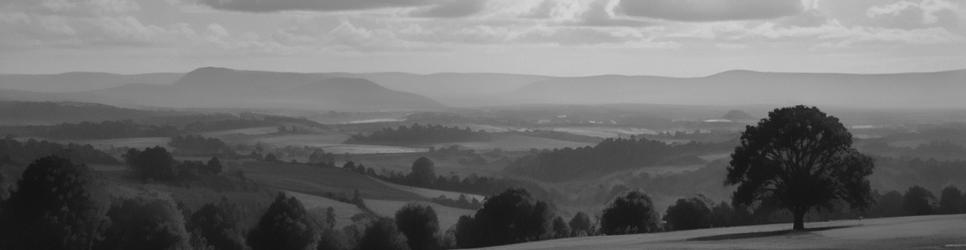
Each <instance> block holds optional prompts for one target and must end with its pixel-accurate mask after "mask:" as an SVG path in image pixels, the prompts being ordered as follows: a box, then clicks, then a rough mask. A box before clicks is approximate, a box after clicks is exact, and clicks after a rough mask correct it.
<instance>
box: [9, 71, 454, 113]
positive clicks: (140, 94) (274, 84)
mask: <svg viewBox="0 0 966 250" xmlns="http://www.w3.org/2000/svg"><path fill="white" fill-rule="evenodd" d="M24 96H27V97H30V98H29V99H28V100H31V101H37V100H52V101H82V102H96V103H104V104H111V105H119V106H153V107H167V108H253V109H263V108H271V109H277V108H283V109H305V110H342V111H376V110H427V109H438V108H442V107H443V105H441V104H439V103H438V102H436V101H434V100H432V99H429V98H426V97H423V96H420V95H416V94H412V93H406V92H400V91H395V90H390V89H387V88H384V87H382V86H380V85H378V84H376V83H373V82H371V81H369V80H365V79H358V78H345V77H330V76H327V75H325V74H307V73H287V72H269V71H245V70H234V69H227V68H215V67H205V68H199V69H196V70H193V71H191V72H188V73H187V74H183V75H182V76H181V77H180V78H178V79H176V80H175V81H173V83H169V84H164V85H160V84H156V85H148V84H129V85H122V86H117V87H111V88H104V89H96V90H89V91H81V92H72V93H26V94H25V95H24ZM0 97H5V98H6V99H8V100H9V99H14V100H17V97H14V96H7V95H0Z"/></svg>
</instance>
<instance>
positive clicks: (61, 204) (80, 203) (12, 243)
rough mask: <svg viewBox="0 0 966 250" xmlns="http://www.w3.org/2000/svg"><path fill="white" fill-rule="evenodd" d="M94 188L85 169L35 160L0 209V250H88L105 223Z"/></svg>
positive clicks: (53, 158) (61, 161)
mask: <svg viewBox="0 0 966 250" xmlns="http://www.w3.org/2000/svg"><path fill="white" fill-rule="evenodd" d="M93 183H94V182H93V177H92V173H91V170H90V169H89V168H87V166H85V165H83V164H74V163H72V162H71V161H70V160H68V159H64V158H60V157H56V156H49V157H44V158H40V159H37V160H35V161H34V162H33V163H31V164H30V165H29V166H27V169H26V170H24V172H23V175H22V177H21V178H20V181H18V182H17V189H16V190H15V191H14V192H13V193H12V194H10V198H9V199H7V200H6V201H4V202H3V203H2V206H0V207H2V208H3V209H2V210H0V249H15V250H16V249H90V248H91V246H92V244H93V243H94V241H95V239H96V238H97V231H98V229H99V228H100V227H101V226H103V225H104V222H105V220H104V217H103V215H102V214H101V211H103V210H102V205H103V204H102V203H101V202H99V201H98V200H97V199H96V198H97V197H98V195H97V192H96V189H95V186H94V184H93Z"/></svg>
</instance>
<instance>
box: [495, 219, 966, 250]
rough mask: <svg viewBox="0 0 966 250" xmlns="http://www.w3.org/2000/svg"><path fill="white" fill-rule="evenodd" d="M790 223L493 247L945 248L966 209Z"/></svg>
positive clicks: (965, 240) (960, 231) (960, 239)
mask: <svg viewBox="0 0 966 250" xmlns="http://www.w3.org/2000/svg"><path fill="white" fill-rule="evenodd" d="M790 227H791V225H789V224H772V225H759V226H745V227H733V228H715V229H702V230H690V231H678V232H667V233H654V234H638V235H623V236H599V237H584V238H570V239H560V240H551V241H542V242H532V243H525V244H516V245H509V246H501V247H494V248H491V249H943V248H944V247H945V246H946V245H950V244H966V215H936V216H917V217H898V218H881V219H866V220H846V221H831V222H820V223H808V224H806V227H809V228H813V229H815V230H813V231H810V232H803V233H788V232H784V231H783V230H787V229H789V228H790Z"/></svg>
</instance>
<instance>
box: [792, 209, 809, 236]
mask: <svg viewBox="0 0 966 250" xmlns="http://www.w3.org/2000/svg"><path fill="white" fill-rule="evenodd" d="M805 211H808V210H807V209H793V210H792V213H794V214H795V222H794V223H795V224H794V225H793V226H792V230H795V231H804V230H805Z"/></svg>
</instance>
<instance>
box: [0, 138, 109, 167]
mask: <svg viewBox="0 0 966 250" xmlns="http://www.w3.org/2000/svg"><path fill="white" fill-rule="evenodd" d="M48 155H57V156H60V157H63V158H67V159H71V160H73V161H77V162H83V163H89V164H115V163H118V161H117V159H115V158H114V157H112V156H111V155H109V154H107V153H104V152H102V151H99V150H97V149H95V148H94V147H93V146H91V145H80V144H74V143H70V144H66V145H65V144H59V143H53V142H48V141H42V140H34V139H29V140H25V141H22V142H21V141H19V140H16V139H13V138H12V137H4V138H2V139H0V164H2V163H9V164H27V163H29V162H30V161H32V160H34V159H37V158H40V157H43V156H48Z"/></svg>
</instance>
